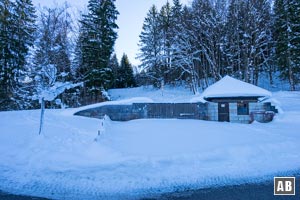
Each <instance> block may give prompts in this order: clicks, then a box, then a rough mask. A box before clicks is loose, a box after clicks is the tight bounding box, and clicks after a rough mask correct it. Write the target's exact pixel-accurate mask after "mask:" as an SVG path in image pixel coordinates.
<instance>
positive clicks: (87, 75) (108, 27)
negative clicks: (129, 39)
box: [77, 0, 119, 101]
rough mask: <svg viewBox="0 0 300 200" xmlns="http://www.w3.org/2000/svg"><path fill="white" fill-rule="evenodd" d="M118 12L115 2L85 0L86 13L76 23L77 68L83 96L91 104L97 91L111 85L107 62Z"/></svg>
mask: <svg viewBox="0 0 300 200" xmlns="http://www.w3.org/2000/svg"><path fill="white" fill-rule="evenodd" d="M118 14H119V13H118V11H117V10H116V6H115V0H89V2H88V13H87V14H85V15H83V16H82V20H81V21H80V23H81V27H80V36H79V40H78V43H79V44H77V46H78V47H79V48H80V51H79V55H77V57H78V59H79V66H78V67H79V68H78V69H77V71H78V72H80V74H81V75H80V76H81V77H82V79H83V81H84V83H85V91H84V92H83V93H84V94H83V95H88V96H90V99H91V101H99V100H101V99H102V98H101V91H102V90H103V88H104V89H108V88H111V87H112V86H113V73H112V69H111V68H109V65H108V64H109V60H110V57H111V54H112V53H113V47H114V43H115V40H116V39H117V32H116V29H117V28H118V26H117V24H116V20H117V16H118Z"/></svg>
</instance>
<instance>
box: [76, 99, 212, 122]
mask: <svg viewBox="0 0 300 200" xmlns="http://www.w3.org/2000/svg"><path fill="white" fill-rule="evenodd" d="M206 107H207V106H206V104H205V103H133V104H131V105H104V106H100V107H97V108H92V109H87V110H83V111H79V112H77V113H75V115H81V116H86V117H94V118H99V119H102V118H103V116H104V115H108V116H109V117H110V119H111V120H114V121H128V120H133V119H143V118H160V119H164V118H176V119H204V120H205V119H207V108H206Z"/></svg>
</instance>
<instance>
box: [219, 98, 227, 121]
mask: <svg viewBox="0 0 300 200" xmlns="http://www.w3.org/2000/svg"><path fill="white" fill-rule="evenodd" d="M218 113H219V114H218V117H219V118H218V119H219V122H229V103H224V102H220V103H219V105H218Z"/></svg>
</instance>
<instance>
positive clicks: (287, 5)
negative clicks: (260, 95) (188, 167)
mask: <svg viewBox="0 0 300 200" xmlns="http://www.w3.org/2000/svg"><path fill="white" fill-rule="evenodd" d="M118 16H119V12H118V9H117V7H116V5H115V0H89V1H88V5H87V11H86V12H83V13H82V14H81V15H80V16H78V19H74V17H72V15H71V13H70V11H69V6H68V4H64V5H60V6H57V7H54V8H46V7H44V8H36V7H35V6H34V5H33V3H32V1H31V0H1V1H0V49H1V51H0V85H1V87H0V110H18V109H34V108H38V107H40V106H43V107H45V106H46V107H51V108H56V107H78V106H81V105H87V104H91V103H95V102H101V101H106V100H108V99H109V97H108V96H107V92H106V91H107V90H108V89H111V88H126V87H135V86H142V85H150V84H151V85H154V86H155V87H158V88H159V87H163V86H164V85H168V84H177V83H180V84H184V85H187V86H188V87H189V88H190V89H191V91H192V92H193V93H195V94H196V93H198V92H199V91H201V90H202V89H205V88H206V87H208V86H209V85H210V84H211V83H213V82H215V81H218V80H219V79H220V78H221V77H223V76H225V75H230V76H233V77H235V78H238V79H240V80H243V81H245V82H249V83H252V84H254V85H258V84H259V78H260V76H261V75H262V74H265V75H267V77H268V78H269V82H270V84H271V85H272V84H273V82H274V76H280V78H281V79H282V80H286V81H288V83H289V85H290V90H291V91H294V90H296V89H297V85H298V84H299V82H300V1H299V0H193V1H191V2H190V4H189V5H184V4H182V3H181V2H180V0H173V1H167V2H166V4H165V5H163V6H162V7H161V8H158V7H157V6H156V5H153V6H152V7H150V8H149V10H148V13H145V19H144V24H143V28H142V30H141V33H140V41H139V48H140V50H139V53H138V55H137V59H139V60H140V63H141V64H140V65H139V66H132V64H131V63H130V61H129V59H128V57H127V55H126V54H124V55H123V56H122V58H121V59H120V61H119V60H118V58H117V56H116V53H115V51H114V44H115V41H116V40H117V37H118V35H117V30H118V24H117V23H116V21H117V18H118Z"/></svg>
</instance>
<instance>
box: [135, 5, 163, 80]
mask: <svg viewBox="0 0 300 200" xmlns="http://www.w3.org/2000/svg"><path fill="white" fill-rule="evenodd" d="M158 15H159V13H158V11H157V8H156V6H155V5H153V6H152V7H151V8H150V10H149V11H148V13H147V16H146V18H145V19H144V24H143V30H142V32H141V34H140V42H139V46H140V54H139V55H138V58H140V59H141V62H142V64H141V65H140V67H141V68H142V69H143V71H145V72H147V73H146V74H147V76H148V77H149V79H150V80H151V82H152V83H153V84H154V85H155V86H159V85H160V84H161V83H162V82H163V81H164V72H163V70H162V68H161V65H162V60H161V44H160V42H161V37H160V36H161V32H160V31H161V30H160V24H159V20H158Z"/></svg>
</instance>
